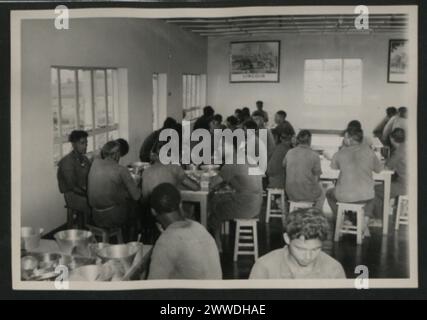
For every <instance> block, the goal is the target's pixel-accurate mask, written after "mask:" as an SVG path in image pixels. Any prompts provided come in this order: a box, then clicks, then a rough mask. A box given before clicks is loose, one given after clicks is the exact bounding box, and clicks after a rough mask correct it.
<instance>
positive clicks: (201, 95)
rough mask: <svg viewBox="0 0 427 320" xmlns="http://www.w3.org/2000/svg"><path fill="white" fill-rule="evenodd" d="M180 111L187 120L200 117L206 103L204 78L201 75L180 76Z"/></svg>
mask: <svg viewBox="0 0 427 320" xmlns="http://www.w3.org/2000/svg"><path fill="white" fill-rule="evenodd" d="M182 99H183V101H182V106H183V107H182V109H183V110H184V112H185V118H186V119H187V120H193V119H196V118H198V117H200V116H201V114H202V107H203V106H204V104H205V103H206V76H205V75H203V74H184V75H183V76H182Z"/></svg>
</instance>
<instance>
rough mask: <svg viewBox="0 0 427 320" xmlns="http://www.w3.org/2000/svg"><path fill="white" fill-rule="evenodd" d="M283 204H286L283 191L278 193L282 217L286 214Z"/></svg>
mask: <svg viewBox="0 0 427 320" xmlns="http://www.w3.org/2000/svg"><path fill="white" fill-rule="evenodd" d="M285 203H286V201H285V191H282V192H281V193H280V204H281V206H282V215H285V214H286V209H285Z"/></svg>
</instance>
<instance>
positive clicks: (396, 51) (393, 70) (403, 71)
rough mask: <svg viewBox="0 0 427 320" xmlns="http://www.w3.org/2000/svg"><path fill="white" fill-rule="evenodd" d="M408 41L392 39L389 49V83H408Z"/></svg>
mask: <svg viewBox="0 0 427 320" xmlns="http://www.w3.org/2000/svg"><path fill="white" fill-rule="evenodd" d="M408 60H409V55H408V41H407V40H405V39H394V40H393V39H392V40H390V43H389V49H388V77H387V82H391V83H406V82H408V76H409V75H408V62H409V61H408Z"/></svg>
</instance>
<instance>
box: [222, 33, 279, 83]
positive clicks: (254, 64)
mask: <svg viewBox="0 0 427 320" xmlns="http://www.w3.org/2000/svg"><path fill="white" fill-rule="evenodd" d="M279 70H280V41H242V42H231V43H230V82H279Z"/></svg>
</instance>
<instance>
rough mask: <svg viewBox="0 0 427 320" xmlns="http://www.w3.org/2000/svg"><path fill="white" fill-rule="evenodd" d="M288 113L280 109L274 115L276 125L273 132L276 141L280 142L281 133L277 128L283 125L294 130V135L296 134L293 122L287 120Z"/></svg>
mask: <svg viewBox="0 0 427 320" xmlns="http://www.w3.org/2000/svg"><path fill="white" fill-rule="evenodd" d="M286 117H287V114H286V111H283V110H279V111H277V112H276V114H275V115H274V123H275V124H276V127H275V128H273V129H271V132H272V133H273V136H274V140H275V141H276V143H279V135H278V133H277V130H278V129H279V128H280V127H282V128H286V130H290V131H291V132H292V136H294V135H295V130H294V127H292V125H291V123H290V122H289V121H288V120H286Z"/></svg>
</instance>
